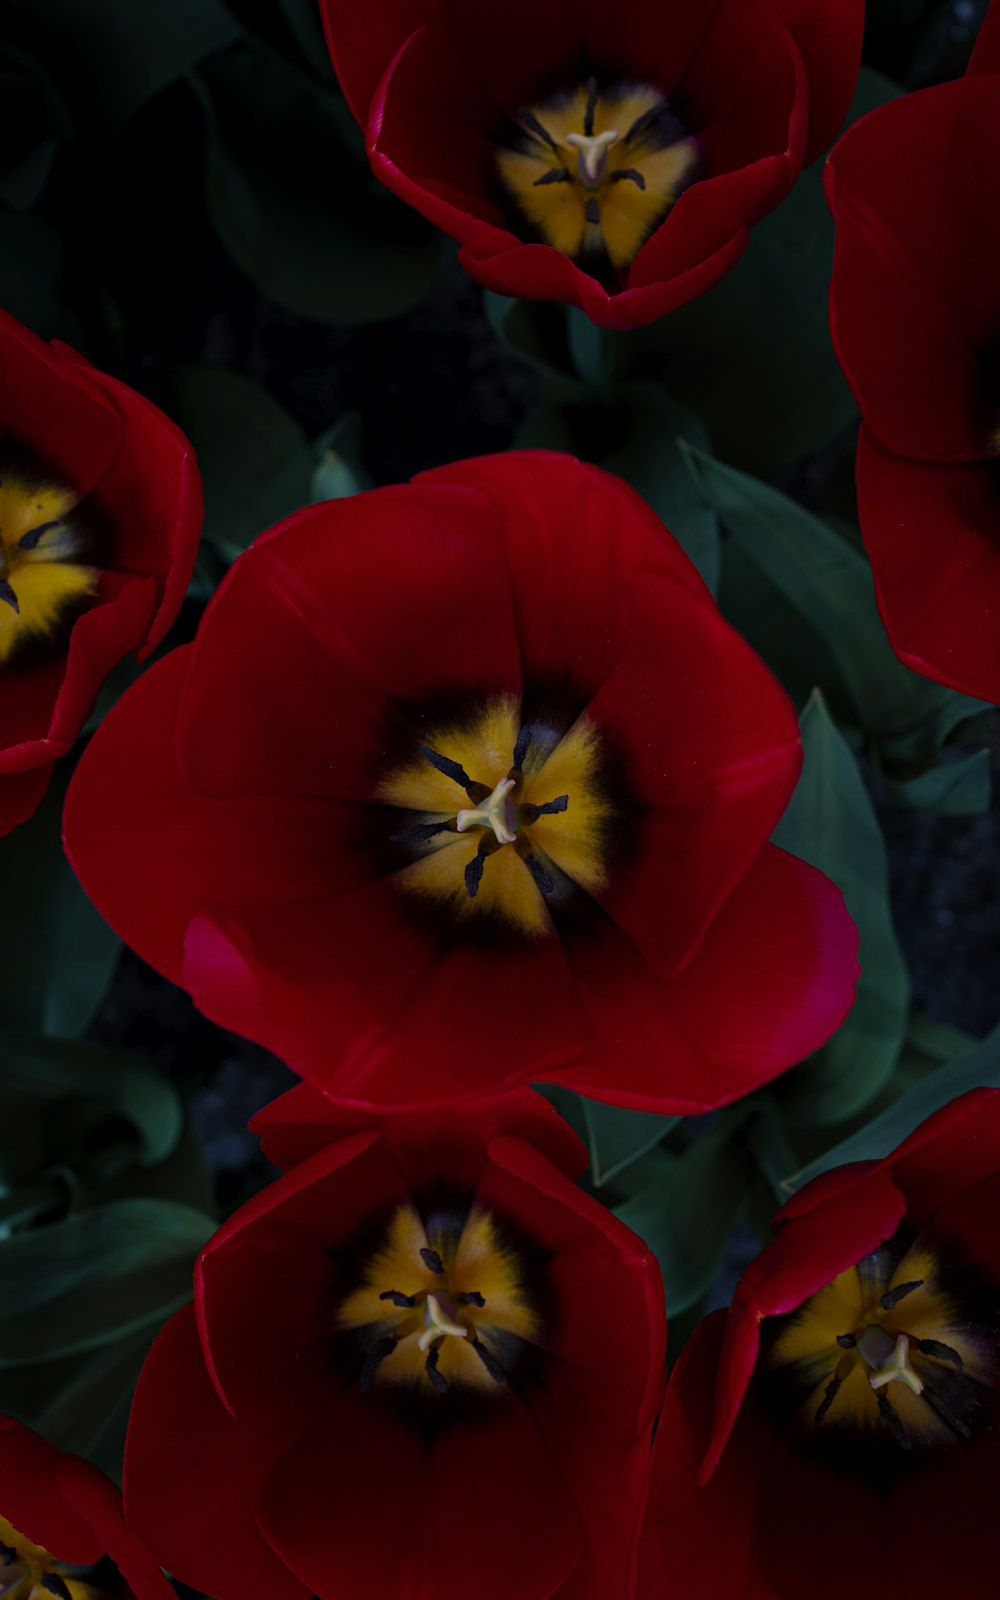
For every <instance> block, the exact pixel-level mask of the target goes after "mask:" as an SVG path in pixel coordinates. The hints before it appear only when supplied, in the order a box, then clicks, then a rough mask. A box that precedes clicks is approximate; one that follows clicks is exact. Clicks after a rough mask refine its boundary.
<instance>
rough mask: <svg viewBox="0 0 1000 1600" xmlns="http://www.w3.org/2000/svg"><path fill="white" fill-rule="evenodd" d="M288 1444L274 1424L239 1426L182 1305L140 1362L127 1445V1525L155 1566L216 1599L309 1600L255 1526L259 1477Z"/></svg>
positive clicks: (243, 1422)
mask: <svg viewBox="0 0 1000 1600" xmlns="http://www.w3.org/2000/svg"><path fill="white" fill-rule="evenodd" d="M290 1443H291V1436H290V1435H289V1436H287V1437H285V1438H282V1436H281V1435H280V1434H276V1433H275V1431H274V1425H273V1420H272V1419H268V1422H267V1424H266V1425H265V1426H262V1427H255V1425H254V1422H253V1420H252V1419H251V1420H241V1421H240V1422H239V1423H237V1422H236V1421H235V1420H234V1419H233V1417H231V1416H230V1414H229V1412H228V1411H226V1409H225V1407H224V1406H223V1405H222V1402H221V1401H220V1400H219V1398H218V1396H217V1395H216V1392H215V1390H214V1389H213V1387H212V1384H211V1382H210V1381H209V1378H208V1374H207V1373H206V1371H205V1365H204V1362H203V1360H202V1355H201V1346H200V1345H199V1343H198V1335H197V1332H196V1330H195V1325H194V1312H193V1309H192V1308H191V1307H190V1306H188V1307H185V1309H184V1310H183V1311H178V1312H177V1314H176V1315H175V1316H173V1317H172V1318H171V1319H170V1321H169V1322H168V1323H167V1325H166V1327H165V1328H164V1330H163V1332H162V1333H161V1334H160V1335H159V1337H158V1338H157V1340H156V1343H155V1344H154V1345H153V1348H152V1350H151V1351H150V1353H149V1356H148V1357H147V1359H146V1362H145V1365H144V1366H143V1369H142V1372H141V1373H140V1375H139V1383H138V1386H137V1388H136V1392H135V1399H134V1400H133V1403H132V1414H131V1417H130V1419H129V1432H128V1440H127V1443H126V1448H125V1508H126V1514H127V1517H128V1522H129V1526H130V1527H131V1528H132V1529H133V1530H134V1532H135V1533H136V1534H137V1535H138V1537H139V1538H141V1539H142V1540H143V1541H144V1543H145V1544H146V1545H147V1546H148V1548H149V1549H150V1550H152V1551H153V1552H154V1553H155V1554H156V1555H157V1556H159V1558H160V1560H161V1561H162V1562H163V1565H164V1566H165V1567H166V1568H167V1569H168V1570H169V1571H170V1572H172V1573H173V1574H174V1575H175V1576H176V1577H178V1578H181V1579H182V1580H183V1581H184V1582H185V1583H190V1584H192V1585H193V1586H194V1587H195V1588H197V1589H202V1590H204V1591H205V1592H206V1593H208V1594H211V1595H215V1596H216V1597H217V1600H246V1597H247V1596H248V1595H259V1594H267V1595H269V1596H273V1597H274V1600H307V1597H308V1595H309V1593H310V1591H309V1590H308V1589H307V1588H306V1587H305V1586H304V1585H303V1584H302V1583H301V1582H299V1580H298V1579H297V1578H295V1577H294V1576H293V1574H292V1573H290V1572H289V1571H288V1569H287V1567H286V1566H285V1564H284V1562H283V1561H281V1560H280V1559H279V1558H278V1557H277V1556H276V1555H275V1554H274V1551H273V1550H272V1548H271V1546H270V1544H269V1543H268V1542H267V1540H266V1539H265V1538H264V1537H263V1535H262V1534H261V1532H260V1529H259V1526H258V1521H257V1515H256V1510H255V1508H256V1506H257V1501H258V1497H259V1493H260V1488H261V1484H262V1481H263V1479H264V1478H265V1476H266V1474H267V1472H268V1471H269V1469H270V1466H271V1463H272V1462H273V1460H274V1459H275V1456H276V1455H277V1454H280V1452H281V1450H282V1449H283V1448H285V1447H287V1445H288V1444H290Z"/></svg>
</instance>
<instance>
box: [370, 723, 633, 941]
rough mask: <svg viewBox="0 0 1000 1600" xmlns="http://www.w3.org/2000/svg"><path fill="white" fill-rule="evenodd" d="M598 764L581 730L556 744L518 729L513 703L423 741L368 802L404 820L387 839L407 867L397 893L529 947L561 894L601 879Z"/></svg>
mask: <svg viewBox="0 0 1000 1600" xmlns="http://www.w3.org/2000/svg"><path fill="white" fill-rule="evenodd" d="M601 764H602V745H601V738H600V735H599V733H598V730H597V728H596V726H595V725H594V723H593V722H592V721H590V719H589V718H587V717H586V716H582V717H580V718H578V719H577V721H576V722H575V723H574V724H573V726H572V727H571V728H570V729H569V730H568V732H566V733H565V734H563V735H562V736H561V737H560V736H557V735H555V734H553V733H552V732H551V731H549V730H546V729H544V728H542V727H541V726H538V725H535V726H528V727H525V726H522V724H521V722H520V706H519V703H518V701H517V700H516V699H514V698H513V697H512V696H499V697H497V698H496V699H495V700H493V701H491V702H490V703H489V704H488V705H487V706H486V708H485V709H484V711H483V712H482V713H481V714H480V715H479V716H478V717H474V718H473V719H471V720H466V721H465V722H453V723H450V724H446V725H442V726H439V727H435V728H433V729H430V730H429V731H428V733H427V736H426V739H425V740H422V741H421V742H420V743H419V744H418V746H417V750H416V754H415V756H414V758H413V759H412V760H411V761H408V762H406V763H405V765H402V766H400V767H397V768H396V769H395V770H393V771H391V772H389V773H387V775H386V776H385V778H384V779H383V780H382V782H381V783H380V784H379V787H378V790H377V795H376V797H377V799H378V800H380V801H382V802H384V803H385V804H387V805H391V806H395V807H398V808H399V809H400V810H402V811H403V812H406V813H412V814H413V822H412V824H410V825H409V826H404V829H403V831H402V832H401V833H400V834H398V835H397V836H396V837H397V839H398V841H399V842H401V843H403V844H404V845H406V846H407V847H408V848H409V849H410V850H411V852H412V853H413V855H414V857H415V859H414V860H413V861H412V863H411V864H410V865H409V866H407V867H404V868H403V870H402V871H401V872H400V873H399V874H398V875H397V882H398V883H399V885H400V887H401V888H403V889H404V890H406V891H407V892H409V893H412V894H415V895H420V896H424V897H426V898H429V899H431V900H435V901H438V902H439V903H441V904H442V905H443V906H445V907H446V908H447V909H448V910H450V911H451V912H452V913H454V914H455V915H456V916H458V917H459V918H460V919H466V918H471V917H476V916H484V915H490V914H492V915H494V916H496V917H498V918H499V919H501V920H502V921H504V922H506V923H507V924H508V925H513V926H514V927H516V928H518V929H520V930H521V931H522V932H523V933H526V934H528V935H532V936H537V935H542V934H546V933H548V932H550V931H551V922H550V917H549V906H550V905H551V904H553V903H554V902H555V901H556V900H558V898H559V895H560V892H561V889H562V888H563V887H565V886H566V885H568V884H570V883H572V884H576V885H577V886H579V887H580V888H582V889H584V890H586V891H588V892H590V893H593V892H595V891H596V890H599V889H600V888H601V887H602V886H603V885H604V883H605V881H606V878H607V845H608V840H609V829H610V825H611V820H612V805H611V802H610V800H609V799H608V796H607V793H606V791H605V789H604V786H603V783H602V781H601Z"/></svg>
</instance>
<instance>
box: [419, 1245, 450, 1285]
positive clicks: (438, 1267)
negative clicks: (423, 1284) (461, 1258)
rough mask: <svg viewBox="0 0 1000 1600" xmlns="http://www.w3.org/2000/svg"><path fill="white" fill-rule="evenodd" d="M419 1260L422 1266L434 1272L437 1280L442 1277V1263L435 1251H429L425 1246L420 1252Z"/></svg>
mask: <svg viewBox="0 0 1000 1600" xmlns="http://www.w3.org/2000/svg"><path fill="white" fill-rule="evenodd" d="M420 1259H421V1261H422V1262H423V1264H424V1266H425V1267H429V1268H430V1270H431V1272H436V1273H437V1275H438V1277H439V1278H441V1277H443V1276H444V1262H443V1261H442V1260H441V1257H440V1256H439V1255H438V1253H437V1251H436V1250H429V1249H428V1248H427V1246H426V1245H425V1246H424V1248H423V1249H422V1250H421V1252H420Z"/></svg>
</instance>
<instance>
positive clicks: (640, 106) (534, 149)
mask: <svg viewBox="0 0 1000 1600" xmlns="http://www.w3.org/2000/svg"><path fill="white" fill-rule="evenodd" d="M323 14H324V18H325V22H326V32H327V39H328V42H329V45H330V51H331V54H332V56H333V59H334V64H335V66H336V68H337V72H338V74H339V77H340V81H341V84H342V85H343V88H344V93H345V94H346V96H347V99H348V102H349V104H350V106H351V109H352V110H353V112H354V115H355V116H356V118H357V120H358V122H359V123H360V124H361V126H362V127H363V128H364V129H365V133H366V135H367V143H368V153H369V155H370V157H371V162H372V166H373V168H374V171H375V173H376V175H377V176H378V177H379V178H380V179H381V180H382V182H383V183H384V184H386V185H387V187H388V188H390V189H392V190H394V191H395V192H396V193H397V194H399V195H401V196H402V197H403V199H404V200H406V201H408V202H409V204H410V205H412V206H414V207H415V208H416V209H417V210H418V211H420V212H422V213H423V214H424V216H426V217H429V218H430V219H431V221H432V222H435V223H437V225H438V226H439V227H441V228H443V229H444V231H445V232H446V233H450V234H451V235H452V236H453V238H455V239H458V240H459V241H460V243H461V245H462V251H461V258H460V259H461V261H462V263H463V265H464V266H465V267H466V268H467V270H468V271H469V272H470V273H471V274H472V276H473V277H474V278H477V279H478V280H479V282H480V283H483V284H485V285H486V286H487V288H490V289H497V290H499V291H500V292H501V293H503V294H515V295H525V296H528V297H530V298H532V299H537V300H565V301H567V302H568V303H569V304H570V305H576V306H581V307H582V308H583V310H584V311H585V312H586V313H587V315H588V316H589V317H590V318H591V320H592V321H593V322H595V323H597V324H598V325H600V326H602V327H609V328H630V327H636V326H639V325H640V324H642V323H646V322H652V321H654V319H655V318H657V317H661V316H663V315H664V314H665V313H666V312H668V311H672V310H674V309H675V308H676V307H677V306H680V305H683V304H684V303H685V302H686V301H688V300H691V299H693V298H694V297H695V296H696V295H698V294H701V293H702V292H703V291H704V290H705V289H708V288H710V287H711V285H712V284H713V283H715V282H716V281H717V279H719V278H720V277H721V276H722V275H723V273H724V272H726V271H727V270H728V269H729V268H730V267H731V266H732V265H733V263H734V261H736V259H737V258H738V257H739V255H740V254H741V253H742V251H743V249H744V247H745V245H746V242H747V234H748V230H749V228H750V227H751V226H752V224H753V223H755V222H757V221H759V219H760V218H761V217H762V216H764V215H765V214H766V213H767V212H768V211H771V210H772V209H773V208H774V207H775V206H776V205H777V204H778V202H779V201H780V200H782V199H783V198H784V196H785V195H786V194H787V192H788V190H789V189H790V188H791V186H792V184H793V183H794V182H795V179H796V177H797V176H798V174H799V171H800V170H801V168H802V165H803V163H804V162H805V161H811V160H812V159H813V158H814V157H815V156H816V155H818V154H819V152H820V151H821V150H822V149H823V148H824V147H825V146H826V144H828V142H829V141H830V140H831V139H832V138H833V137H834V135H835V134H836V132H837V129H838V127H839V125H840V122H841V119H842V118H843V116H844V114H845V112H846V110H847V107H848V104H849V102H850V98H851V94H852V92H853V89H854V82H855V78H856V76H857V70H858V60H859V56H860V51H861V33H862V25H863V20H864V6H863V4H862V3H861V0H837V3H834V0H714V3H713V4H711V5H708V6H706V5H687V6H681V5H673V6H668V7H664V6H662V5H654V4H652V3H651V0H623V3H622V4H620V5H618V6H608V5H606V4H603V3H602V4H598V3H595V0H574V3H573V4H570V3H569V0H541V3H538V0H533V3H531V4H529V3H528V0H508V3H507V4H506V5H504V6H495V5H488V6H487V5H470V4H469V3H468V0H382V3H381V4H380V5H379V6H378V8H377V11H376V12H374V13H373V12H372V11H370V10H368V11H366V10H363V9H359V8H358V6H356V5H354V4H352V3H350V0H323Z"/></svg>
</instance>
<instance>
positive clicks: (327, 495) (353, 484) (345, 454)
mask: <svg viewBox="0 0 1000 1600" xmlns="http://www.w3.org/2000/svg"><path fill="white" fill-rule="evenodd" d="M363 429H364V422H363V419H362V416H361V413H360V411H347V412H345V414H344V415H343V416H342V417H341V419H340V421H339V422H335V423H334V425H333V427H332V428H328V429H327V430H326V432H325V433H324V434H321V435H320V437H319V438H318V439H317V440H316V444H315V446H314V448H315V450H316V453H317V455H318V457H319V460H318V462H317V465H316V468H315V470H314V472H313V475H312V495H311V498H312V499H313V500H342V499H343V498H344V497H345V496H346V495H351V494H360V492H361V491H362V490H363V489H370V488H371V486H372V481H371V478H370V477H369V476H368V473H367V471H366V470H365V465H364V460H363V455H362V433H363Z"/></svg>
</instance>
